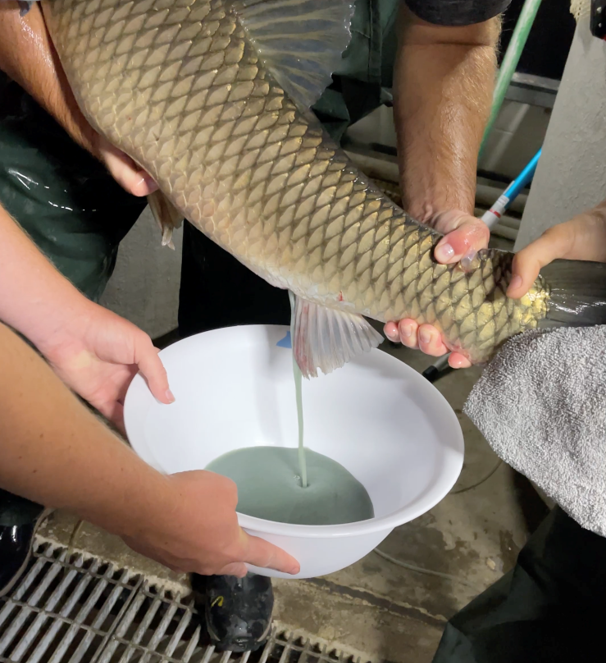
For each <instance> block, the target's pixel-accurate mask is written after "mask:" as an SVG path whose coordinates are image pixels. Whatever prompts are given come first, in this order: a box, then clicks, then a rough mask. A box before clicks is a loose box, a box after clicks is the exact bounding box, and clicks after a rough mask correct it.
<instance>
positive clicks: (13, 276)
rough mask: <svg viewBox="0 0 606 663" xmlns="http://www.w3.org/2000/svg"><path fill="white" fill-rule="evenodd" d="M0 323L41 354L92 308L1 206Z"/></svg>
mask: <svg viewBox="0 0 606 663" xmlns="http://www.w3.org/2000/svg"><path fill="white" fill-rule="evenodd" d="M0 238H1V241H0V283H3V284H4V285H3V287H2V288H0V321H2V322H5V323H6V324H8V325H10V326H11V327H13V328H14V329H16V330H17V331H19V332H20V333H22V334H23V335H24V336H26V337H27V338H29V340H30V341H32V343H34V344H35V345H36V346H37V347H39V348H40V349H41V350H42V351H44V346H45V344H47V343H48V341H49V340H50V339H52V338H53V337H54V336H56V334H57V333H58V332H59V331H60V330H65V329H66V328H67V327H68V326H69V323H70V321H71V320H73V319H75V318H76V317H81V316H82V315H83V314H85V313H86V311H87V310H88V308H89V307H92V306H93V305H92V304H91V303H90V302H89V301H88V300H87V299H86V298H85V297H84V295H82V294H81V293H80V292H79V291H78V290H77V289H76V288H75V287H74V286H73V285H72V284H71V283H70V282H69V281H68V280H67V279H66V278H65V277H63V276H62V275H61V274H60V273H59V272H58V271H57V269H55V267H54V266H53V265H52V264H51V263H50V262H49V261H48V260H47V259H46V258H45V257H44V256H43V255H42V253H41V252H40V251H39V250H38V248H37V247H36V246H35V245H34V243H33V242H32V241H31V240H30V239H29V237H27V235H26V234H25V233H24V232H23V230H22V229H21V228H20V227H19V226H18V225H17V223H16V222H15V221H14V220H13V219H12V218H11V217H10V216H9V214H8V213H7V212H6V210H4V209H3V208H2V206H0Z"/></svg>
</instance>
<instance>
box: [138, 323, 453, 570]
mask: <svg viewBox="0 0 606 663" xmlns="http://www.w3.org/2000/svg"><path fill="white" fill-rule="evenodd" d="M287 331H288V329H287V328H286V327H281V326H266V325H254V326H243V327H232V328H229V329H219V330H216V331H211V332H206V333H203V334H198V335H197V336H192V337H190V338H187V339H185V340H183V341H179V342H178V343H175V344H174V345H171V346H170V347H168V348H166V349H165V350H163V351H162V352H161V353H160V356H161V357H162V361H163V362H164V365H165V366H166V369H167V371H168V377H169V381H170V386H171V389H172V391H173V393H174V395H175V398H176V402H175V403H173V404H172V405H162V404H160V403H158V402H157V401H156V400H155V399H154V397H153V396H152V395H151V392H150V391H149V389H148V387H147V385H146V383H145V381H144V380H143V379H142V378H141V376H139V375H138V376H137V377H136V378H135V379H134V380H133V382H132V384H131V386H130V388H129V390H128V394H127V396H126V402H125V420H126V429H127V432H128V438H129V440H130V442H131V444H132V446H133V448H134V449H135V451H136V452H137V453H138V454H139V455H140V456H141V457H142V458H143V459H144V460H145V461H146V462H147V463H149V464H150V465H152V466H153V467H155V468H156V469H158V470H160V471H162V472H164V473H167V474H173V473H175V472H181V471H185V470H194V469H203V468H205V467H206V466H207V465H208V463H210V462H211V461H212V460H213V459H215V458H217V457H218V456H221V455H222V454H224V453H226V452H228V451H232V450H234V449H239V448H242V447H246V446H255V445H276V446H286V447H292V446H296V444H297V430H298V429H297V414H296V406H295V390H294V382H293V374H292V354H291V350H290V349H286V348H284V347H282V346H278V342H279V341H281V340H282V339H284V337H285V335H286V333H287ZM303 405H304V416H305V444H306V446H307V447H308V448H310V449H313V450H314V451H317V452H319V453H322V454H325V455H326V456H329V457H331V458H333V459H334V460H336V461H338V462H339V463H341V464H342V465H343V466H344V467H345V468H347V469H348V470H349V471H350V472H351V473H352V474H353V475H354V476H355V477H356V478H357V479H358V480H359V481H361V482H362V484H363V485H364V486H365V487H366V489H367V490H368V493H369V495H370V497H371V499H372V502H373V505H374V510H375V517H374V518H373V519H371V520H366V521H363V522H358V523H350V524H346V525H324V526H308V525H289V524H285V523H278V522H273V521H269V520H262V519H260V518H253V517H251V516H246V515H242V514H238V516H239V522H240V525H241V526H242V527H243V528H244V529H245V530H246V531H247V532H249V533H250V534H252V535H255V536H259V537H261V538H263V539H266V540H267V541H270V542H271V543H274V544H276V545H278V546H280V547H281V548H283V549H284V550H286V551H287V552H289V553H290V554H291V555H293V556H294V557H295V558H296V559H297V560H299V562H300V564H301V572H300V573H299V575H298V576H296V577H298V578H310V577H314V576H322V575H326V574H328V573H333V572H334V571H338V570H340V569H343V568H345V567H346V566H349V565H350V564H353V563H354V562H356V561H358V560H359V559H361V558H362V557H364V556H365V555H366V554H368V553H369V552H370V551H371V550H372V549H373V548H375V546H377V545H378V544H379V543H381V541H383V539H385V537H387V536H388V535H389V533H390V532H391V531H392V530H393V528H394V527H397V526H398V525H402V524H403V523H406V522H409V521H410V520H413V519H414V518H417V517H418V516H420V515H422V514H423V513H425V512H426V511H428V510H429V509H431V508H432V507H433V506H435V505H436V504H437V503H438V502H439V501H440V500H441V499H442V498H443V497H444V496H445V495H446V494H447V493H448V492H449V491H450V489H451V488H452V486H453V485H454V483H455V482H456V480H457V478H458V476H459V473H460V472H461V468H462V465H463V434H462V431H461V427H460V425H459V421H458V419H457V416H456V414H455V413H454V411H453V410H452V408H451V407H450V405H449V404H448V403H447V402H446V400H445V399H444V398H443V396H442V395H441V394H440V392H439V391H438V390H437V389H436V388H435V387H433V386H432V385H431V384H430V383H429V382H428V381H427V380H425V379H424V378H423V377H422V376H421V375H419V373H417V372H416V371H414V370H413V369H411V368H409V367H408V366H406V365H405V364H403V363H402V362H400V361H399V360H397V359H395V358H394V357H391V356H390V355H388V354H386V353H384V352H382V351H380V350H373V351H372V352H371V353H369V354H366V355H364V356H362V357H360V358H358V359H356V360H355V361H353V362H350V363H349V364H347V365H346V366H344V367H343V368H340V369H339V370H337V371H334V372H333V373H331V374H329V375H326V376H321V377H319V378H315V379H312V380H310V381H307V380H304V381H303ZM250 568H251V570H253V571H255V572H257V573H259V574H262V575H267V576H273V577H282V578H283V577H292V576H285V575H284V574H282V573H278V572H274V571H271V570H267V569H259V568H256V567H250Z"/></svg>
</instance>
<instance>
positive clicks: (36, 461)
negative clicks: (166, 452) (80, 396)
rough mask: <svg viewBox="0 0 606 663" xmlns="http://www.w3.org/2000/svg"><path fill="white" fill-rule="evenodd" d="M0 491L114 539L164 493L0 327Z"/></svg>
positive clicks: (162, 481) (161, 483)
mask: <svg viewBox="0 0 606 663" xmlns="http://www.w3.org/2000/svg"><path fill="white" fill-rule="evenodd" d="M0 440H1V444H0V486H2V487H3V488H5V489H7V490H9V491H11V492H13V493H16V494H18V495H22V496H23V497H27V498H29V499H32V500H34V501H36V502H39V503H42V504H44V505H46V506H50V507H55V508H65V509H68V510H70V511H72V512H74V513H76V514H77V515H79V516H80V517H82V518H85V519H87V520H89V521H91V522H94V523H96V524H99V525H101V526H103V527H105V528H106V529H109V530H110V531H113V532H114V533H116V534H120V535H124V534H128V535H129V536H134V535H136V532H137V523H138V522H141V521H142V520H144V519H145V516H146V514H147V513H148V511H150V510H151V509H152V508H154V507H155V506H157V505H159V504H161V499H162V496H163V494H164V493H168V489H167V483H166V482H167V480H168V479H167V477H164V476H162V475H161V474H159V473H158V472H156V471H155V470H153V469H152V468H151V467H149V466H148V465H147V464H145V463H144V462H143V461H142V460H141V459H139V458H138V457H137V456H136V455H135V454H134V453H133V452H132V451H131V450H130V449H129V448H128V447H127V446H126V445H125V444H123V443H122V442H121V441H120V440H119V439H118V438H117V437H116V436H115V435H114V434H113V433H112V432H111V431H110V430H109V429H108V428H107V427H106V426H104V425H103V424H102V423H101V422H100V421H99V420H98V419H97V418H96V417H95V416H94V415H93V414H92V413H91V412H90V411H89V410H87V409H86V408H85V407H84V406H83V405H82V404H81V403H80V402H79V401H78V400H77V399H76V397H75V396H74V395H73V394H72V393H71V392H70V391H69V390H68V389H67V387H65V386H64V385H63V384H62V383H61V381H60V380H59V378H58V377H56V376H55V375H54V373H53V372H52V371H51V369H50V368H49V367H48V366H47V365H46V364H45V363H44V361H43V360H42V359H41V358H40V357H38V356H37V355H36V354H35V353H34V352H33V351H32V350H31V349H30V348H29V347H28V346H27V345H26V344H25V343H24V342H23V341H21V340H20V339H19V338H18V337H17V336H16V335H15V334H14V333H13V332H11V331H10V330H9V329H8V328H7V327H5V326H4V325H0Z"/></svg>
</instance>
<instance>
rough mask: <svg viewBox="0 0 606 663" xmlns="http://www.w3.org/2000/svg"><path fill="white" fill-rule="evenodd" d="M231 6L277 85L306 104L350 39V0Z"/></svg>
mask: <svg viewBox="0 0 606 663" xmlns="http://www.w3.org/2000/svg"><path fill="white" fill-rule="evenodd" d="M234 10H235V12H236V15H237V16H238V17H239V19H240V22H241V24H242V26H243V27H244V29H245V30H246V32H247V33H248V36H249V38H250V40H251V42H252V44H253V46H254V47H255V49H256V50H257V52H258V54H259V56H260V57H261V59H262V60H263V63H264V64H265V66H266V67H267V68H268V69H269V70H270V71H271V73H272V75H273V76H274V78H275V79H276V81H277V82H278V83H279V85H281V86H282V88H283V89H284V91H285V92H286V93H287V94H288V96H289V97H290V98H291V99H292V101H294V102H295V103H296V104H297V105H299V106H300V107H301V108H303V109H308V108H311V106H313V104H314V103H315V102H316V101H317V100H318V99H319V98H320V97H321V96H322V93H323V92H324V90H325V89H326V88H327V87H328V86H329V85H330V84H331V82H332V78H331V76H332V73H333V71H335V69H336V68H337V67H338V66H339V63H340V62H341V58H342V54H343V51H344V50H345V49H346V48H347V45H348V44H349V40H350V39H351V32H350V24H351V17H352V15H353V0H236V2H235V3H234Z"/></svg>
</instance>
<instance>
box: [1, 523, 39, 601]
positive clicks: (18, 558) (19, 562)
mask: <svg viewBox="0 0 606 663" xmlns="http://www.w3.org/2000/svg"><path fill="white" fill-rule="evenodd" d="M34 530H35V525H34V524H32V523H29V524H26V525H0V597H1V596H4V595H5V594H8V592H10V590H11V589H12V588H13V587H14V586H15V583H16V582H17V580H19V578H20V577H21V575H22V573H23V571H24V570H25V567H26V566H27V563H28V561H29V558H30V556H31V554H32V542H33V540H34Z"/></svg>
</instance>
